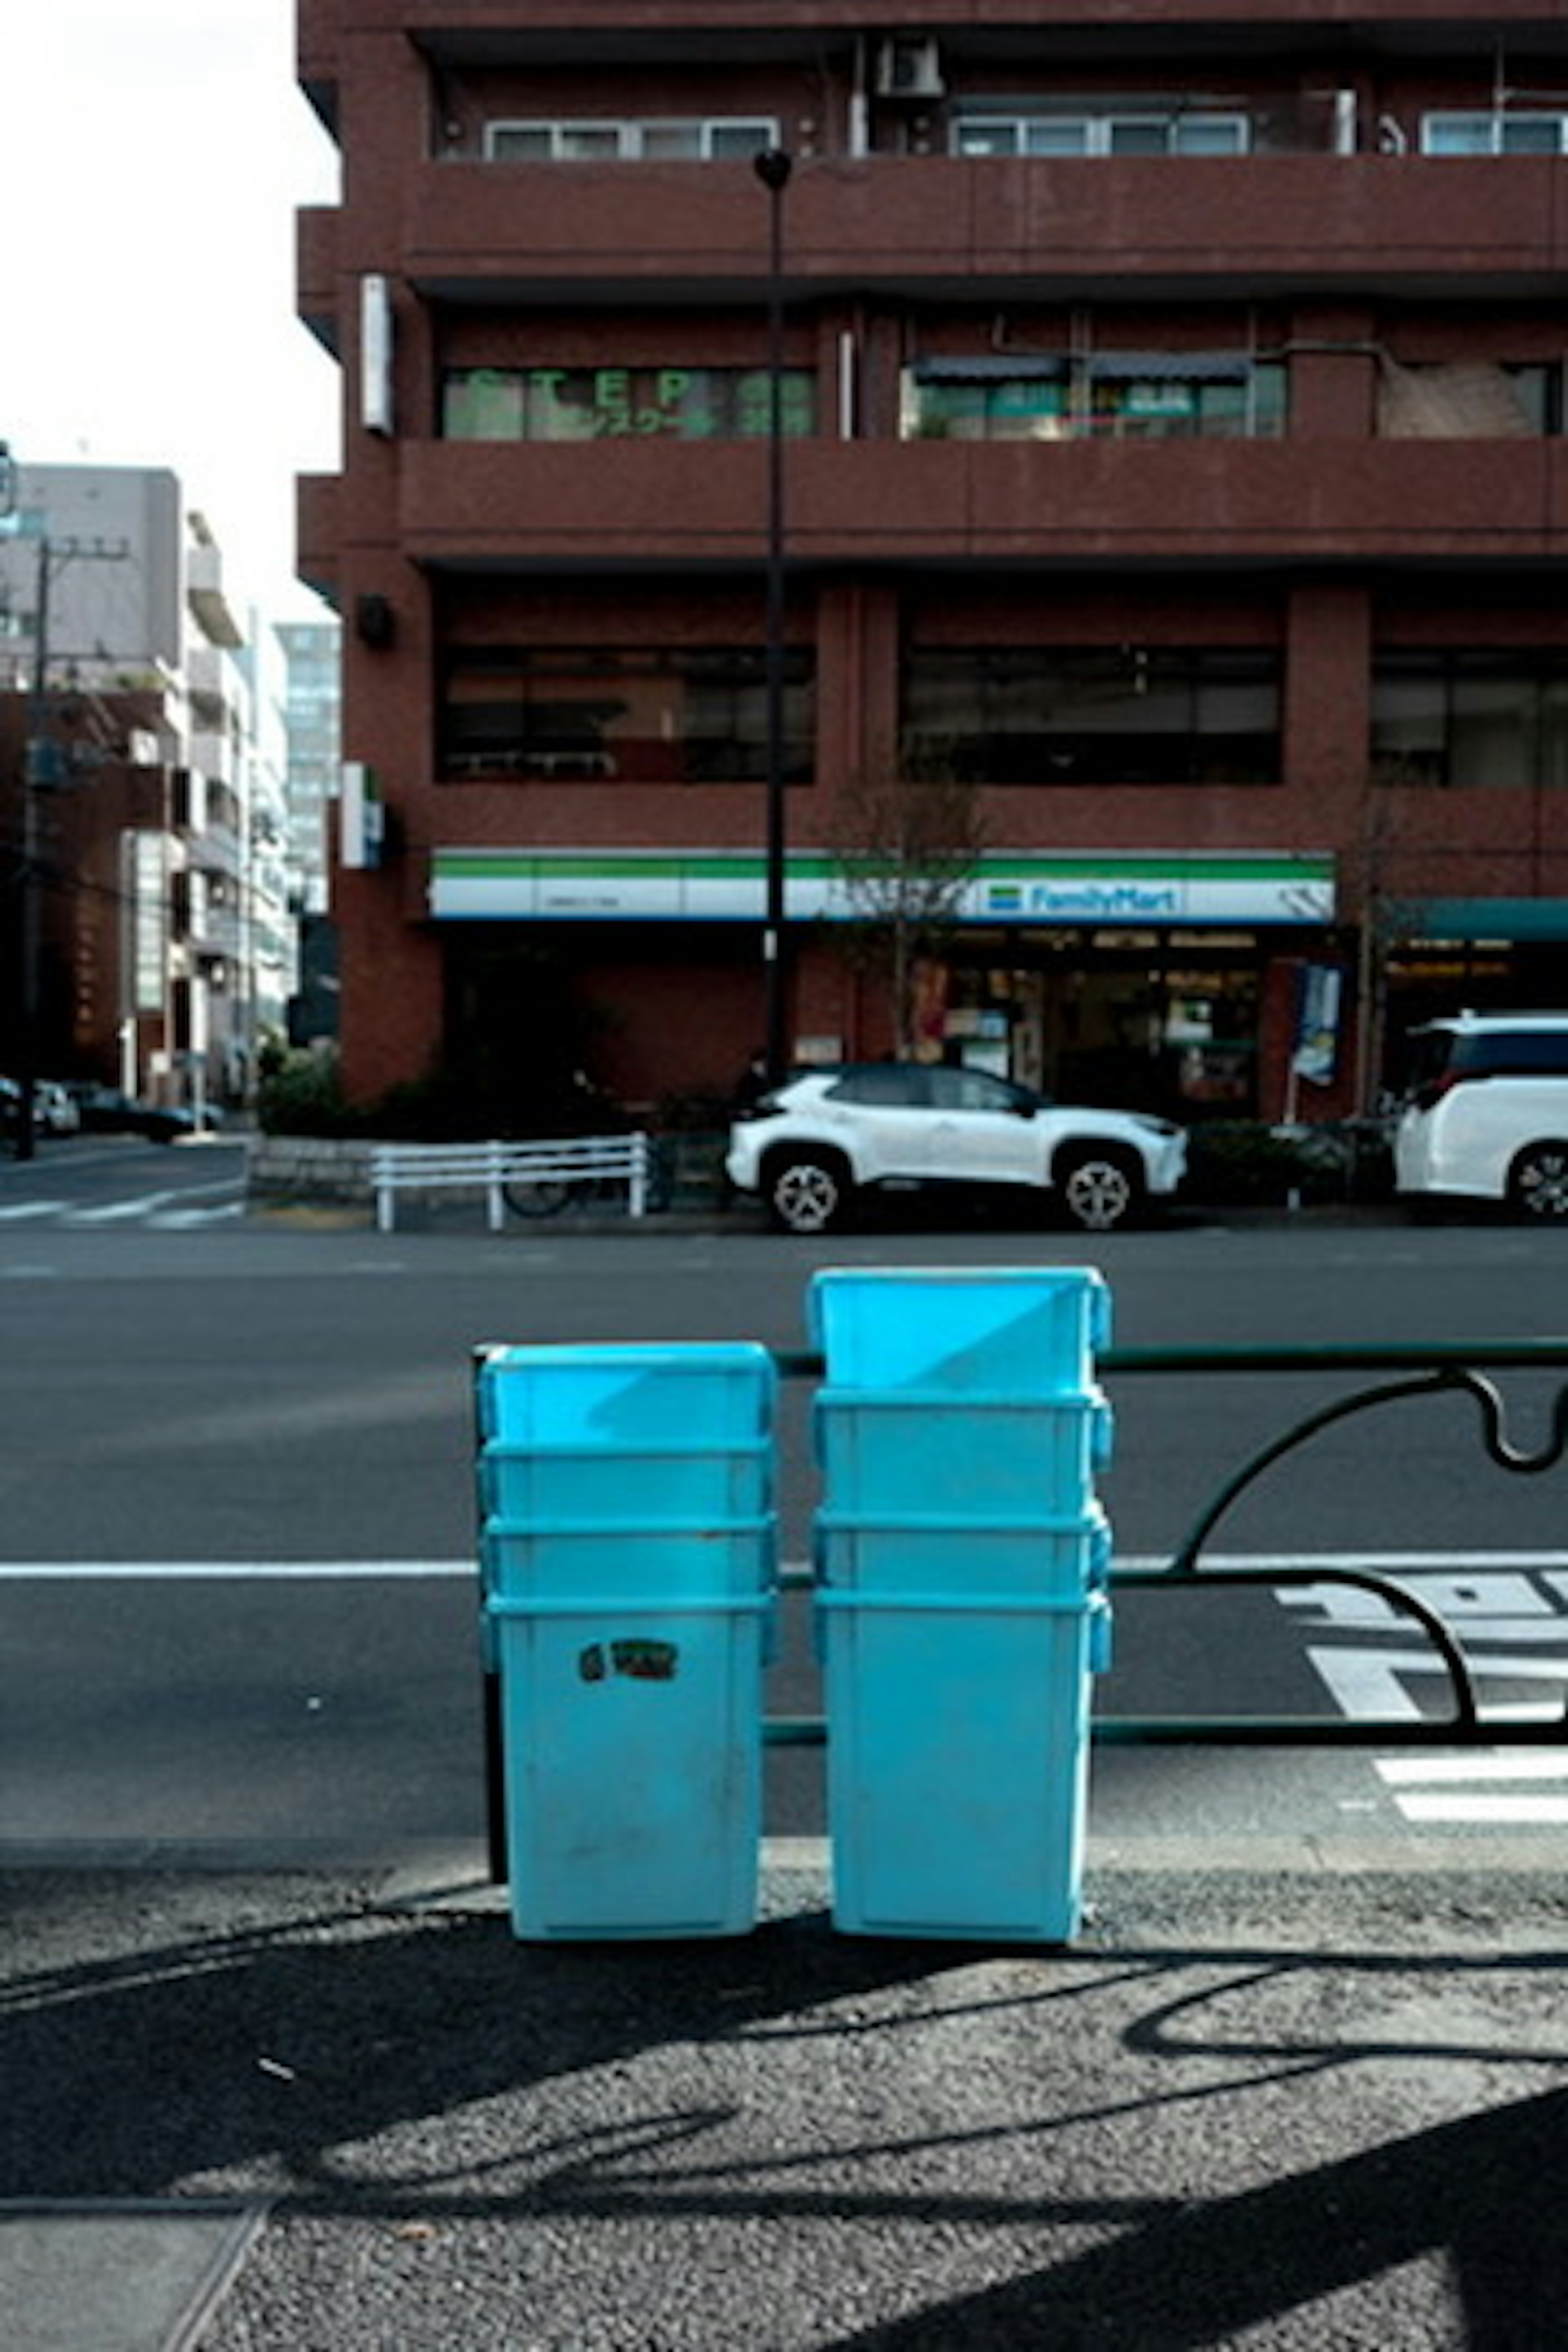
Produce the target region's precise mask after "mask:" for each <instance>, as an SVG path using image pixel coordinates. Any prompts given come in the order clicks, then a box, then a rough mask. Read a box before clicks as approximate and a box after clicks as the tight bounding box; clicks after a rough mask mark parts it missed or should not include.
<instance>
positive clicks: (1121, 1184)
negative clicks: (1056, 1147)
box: [1056, 1145, 1143, 1234]
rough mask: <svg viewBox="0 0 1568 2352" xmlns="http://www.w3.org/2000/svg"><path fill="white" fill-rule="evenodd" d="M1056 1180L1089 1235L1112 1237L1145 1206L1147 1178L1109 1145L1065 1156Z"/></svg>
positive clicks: (1074, 1217) (1067, 1206) (1070, 1210)
mask: <svg viewBox="0 0 1568 2352" xmlns="http://www.w3.org/2000/svg"><path fill="white" fill-rule="evenodd" d="M1056 1179H1057V1185H1058V1191H1059V1192H1060V1193H1061V1199H1062V1206H1063V1207H1064V1208H1065V1209H1066V1211H1067V1213H1068V1216H1069V1217H1070V1218H1071V1219H1072V1221H1073V1223H1074V1224H1076V1225H1081V1226H1082V1227H1083V1229H1084V1231H1085V1232H1086V1233H1090V1234H1108V1233H1110V1232H1112V1231H1113V1230H1114V1228H1115V1227H1116V1226H1118V1225H1124V1224H1126V1223H1128V1222H1129V1220H1130V1219H1131V1218H1132V1217H1134V1216H1135V1215H1136V1214H1137V1213H1138V1211H1139V1210H1140V1209H1141V1208H1142V1205H1143V1175H1142V1170H1141V1169H1140V1168H1138V1167H1137V1166H1136V1164H1135V1163H1134V1162H1133V1160H1131V1158H1130V1157H1129V1156H1128V1154H1127V1153H1126V1152H1122V1151H1116V1150H1112V1149H1111V1148H1110V1146H1109V1145H1107V1146H1105V1147H1103V1148H1102V1149H1100V1150H1089V1149H1088V1148H1087V1147H1084V1148H1080V1149H1079V1150H1076V1151H1068V1152H1064V1153H1062V1154H1061V1156H1060V1157H1059V1158H1058V1161H1057V1167H1056Z"/></svg>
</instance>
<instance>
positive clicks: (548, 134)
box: [484, 115, 778, 163]
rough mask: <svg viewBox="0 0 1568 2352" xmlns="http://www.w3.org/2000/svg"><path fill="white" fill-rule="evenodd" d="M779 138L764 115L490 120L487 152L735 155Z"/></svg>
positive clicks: (570, 157) (591, 158) (601, 158)
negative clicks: (662, 119)
mask: <svg viewBox="0 0 1568 2352" xmlns="http://www.w3.org/2000/svg"><path fill="white" fill-rule="evenodd" d="M777 143H778V124H777V123H776V122H774V121H770V120H769V119H768V118H767V117H766V116H757V117H750V116H740V115H737V116H729V117H726V116H722V115H721V116H718V117H715V118H713V119H711V120H710V119H708V118H705V117H703V116H701V115H691V116H680V117H676V118H673V119H671V120H670V121H626V122H586V121H570V120H568V121H556V122H489V123H487V124H486V126H485V134H484V149H485V154H486V155H487V157H488V158H489V160H490V162H492V163H616V162H627V161H633V162H635V161H639V160H642V161H653V162H661V161H663V162H668V161H678V162H684V161H689V160H691V159H694V158H710V157H721V158H735V157H739V158H741V159H742V160H745V159H749V158H750V157H752V156H753V155H756V154H759V153H760V152H762V150H763V148H764V147H773V146H776V145H777Z"/></svg>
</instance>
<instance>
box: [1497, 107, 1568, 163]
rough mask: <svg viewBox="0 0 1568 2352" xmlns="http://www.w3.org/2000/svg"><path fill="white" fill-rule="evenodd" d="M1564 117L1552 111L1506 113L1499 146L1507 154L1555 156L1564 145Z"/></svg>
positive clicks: (1502, 122) (1501, 127)
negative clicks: (1542, 112)
mask: <svg viewBox="0 0 1568 2352" xmlns="http://www.w3.org/2000/svg"><path fill="white" fill-rule="evenodd" d="M1498 145H1499V148H1500V151H1501V152H1502V153H1503V154H1505V155H1556V154H1560V153H1561V152H1562V148H1563V117H1562V116H1561V115H1553V114H1540V115H1535V116H1533V117H1532V116H1531V115H1528V114H1511V115H1510V114H1505V115H1504V117H1503V119H1502V121H1501V123H1500V126H1499V137H1498Z"/></svg>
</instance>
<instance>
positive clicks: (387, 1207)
mask: <svg viewBox="0 0 1568 2352" xmlns="http://www.w3.org/2000/svg"><path fill="white" fill-rule="evenodd" d="M652 1174H653V1146H652V1142H651V1139H649V1138H648V1137H647V1135H644V1134H642V1133H640V1132H638V1133H637V1134H633V1135H581V1136H563V1137H558V1138H554V1139H543V1140H541V1141H537V1142H533V1141H530V1142H526V1143H516V1142H503V1141H500V1140H494V1141H490V1142H488V1143H381V1144H377V1145H376V1147H375V1149H374V1150H373V1152H372V1153H371V1161H370V1181H371V1188H372V1190H373V1192H374V1194H375V1222H376V1226H377V1229H378V1230H379V1231H380V1232H382V1233H384V1234H389V1233H391V1232H392V1230H393V1228H394V1223H395V1213H396V1199H397V1195H398V1193H399V1192H483V1193H484V1195H485V1213H486V1223H488V1225H489V1230H490V1231H491V1233H492V1234H493V1233H499V1232H500V1228H501V1226H502V1225H503V1224H504V1223H505V1222H506V1212H507V1206H508V1196H509V1193H522V1192H530V1193H532V1194H533V1195H535V1197H536V1200H537V1202H538V1209H537V1212H536V1211H535V1210H533V1209H531V1208H528V1207H523V1206H521V1205H519V1204H518V1203H516V1202H514V1203H513V1205H518V1206H519V1213H520V1214H532V1213H545V1214H548V1213H550V1212H551V1211H552V1210H553V1209H554V1208H556V1207H558V1206H559V1205H560V1199H561V1197H562V1196H563V1195H564V1193H565V1192H567V1191H569V1190H570V1189H571V1188H572V1187H573V1186H574V1185H583V1184H595V1185H600V1184H615V1185H617V1186H618V1185H621V1184H624V1185H625V1186H626V1207H627V1212H628V1213H629V1214H630V1215H632V1216H634V1217H640V1216H641V1215H642V1214H643V1213H644V1211H645V1210H646V1209H647V1205H648V1190H649V1185H650V1181H651V1178H652Z"/></svg>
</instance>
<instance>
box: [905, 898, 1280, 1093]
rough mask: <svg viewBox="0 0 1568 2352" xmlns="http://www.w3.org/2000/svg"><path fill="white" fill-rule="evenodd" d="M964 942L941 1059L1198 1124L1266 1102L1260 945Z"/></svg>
mask: <svg viewBox="0 0 1568 2352" xmlns="http://www.w3.org/2000/svg"><path fill="white" fill-rule="evenodd" d="M997 945H998V949H999V950H1001V951H1000V952H998V953H997V954H996V955H995V956H994V959H988V960H986V961H980V960H978V959H976V958H975V956H974V955H973V950H971V949H970V947H969V943H968V942H967V941H965V943H964V947H965V953H964V958H963V962H962V963H955V964H954V965H953V966H952V968H951V970H950V971H949V972H948V975H947V1005H946V1013H945V1020H944V1024H943V1051H944V1054H945V1056H946V1058H947V1059H948V1060H950V1061H956V1062H963V1063H971V1064H972V1063H978V1064H979V1065H980V1066H983V1067H984V1068H987V1069H994V1070H997V1071H999V1072H1001V1073H1002V1074H1003V1075H1005V1076H1010V1077H1015V1078H1021V1079H1022V1080H1023V1081H1024V1083H1025V1084H1026V1085H1028V1086H1035V1087H1040V1088H1041V1089H1042V1090H1043V1091H1044V1092H1045V1093H1047V1094H1049V1095H1054V1096H1056V1097H1058V1098H1059V1099H1060V1100H1062V1101H1064V1102H1077V1103H1085V1104H1098V1105H1105V1106H1108V1107H1110V1106H1114V1107H1117V1108H1122V1109H1129V1110H1149V1111H1155V1112H1160V1113H1163V1115H1164V1116H1166V1117H1170V1118H1183V1119H1187V1120H1191V1119H1193V1118H1251V1117H1254V1116H1256V1112H1257V1103H1258V1028H1259V1010H1260V1004H1261V999H1262V975H1261V963H1260V958H1259V956H1258V947H1257V942H1256V941H1255V940H1253V939H1252V938H1251V937H1250V936H1247V937H1246V938H1241V937H1230V936H1227V937H1226V939H1224V940H1215V939H1207V938H1198V939H1195V940H1194V939H1192V938H1187V937H1184V936H1183V935H1181V934H1173V935H1171V936H1169V937H1164V938H1163V937H1162V936H1161V935H1159V934H1158V933H1136V934H1131V935H1125V934H1118V935H1112V936H1109V937H1108V936H1107V935H1104V934H1090V935H1079V936H1077V937H1076V938H1069V939H1068V940H1058V938H1057V937H1056V936H1055V935H1053V936H1052V937H1051V938H1050V939H1049V940H1045V941H1037V942H1031V941H1027V940H1007V941H1006V942H1005V944H1004V943H1003V942H1001V941H998V943H997Z"/></svg>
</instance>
